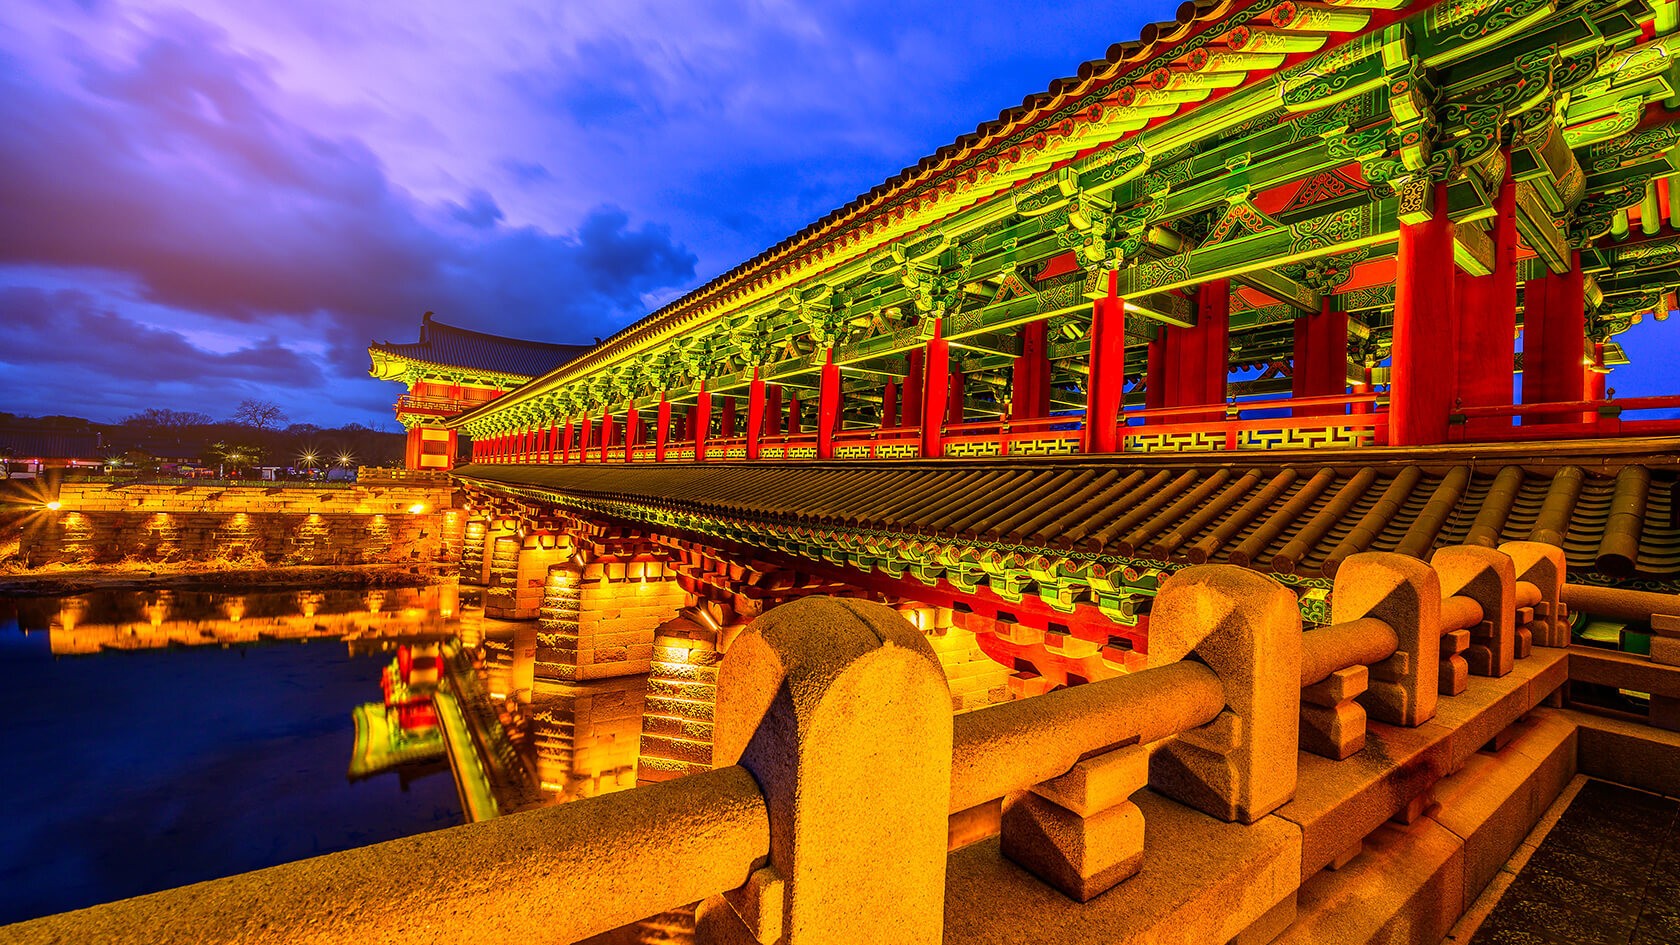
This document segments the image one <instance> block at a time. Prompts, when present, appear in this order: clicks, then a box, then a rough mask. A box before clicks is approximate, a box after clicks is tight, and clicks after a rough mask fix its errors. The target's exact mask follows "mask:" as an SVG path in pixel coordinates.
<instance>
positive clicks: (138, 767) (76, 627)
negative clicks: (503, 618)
mask: <svg viewBox="0 0 1680 945" xmlns="http://www.w3.org/2000/svg"><path fill="white" fill-rule="evenodd" d="M453 590H454V589H453V588H441V589H440V588H436V587H434V588H423V589H411V590H389V589H387V590H377V591H325V592H301V593H300V592H283V593H262V594H246V595H239V596H229V595H217V594H201V593H190V594H189V593H177V592H169V591H150V592H102V593H98V594H90V595H81V596H77V597H71V598H61V599H32V600H20V601H3V600H0V760H3V763H4V771H5V773H4V775H3V776H0V811H3V812H4V820H3V822H0V924H3V923H8V922H16V921H21V920H23V919H28V918H32V917H35V916H39V915H46V914H49V913H53V912H60V911H63V910H66V909H75V908H80V907H83V906H88V905H92V904H95V903H100V902H107V901H111V900H115V899H122V898H126V897H129V896H136V895H140V894H143V893H148V892H153V891H156V890H160V889H167V888H170V887H174V886H179V885H182V884H185V883H192V882H198V881H200V880H206V879H213V878H215V877H219V876H226V875H230V874H233V873H239V872H244V871H246V870H253V869H259V868H262V867H265V866H272V865H274V864H278V863H284V862H288V861H291V860H297V859H301V858H304V857H309V856H314V855H317V854H322V853H329V852H333V851H336V850H343V849H347V848H350V847H356V846H362V845H365V844H369V843H377V842H379V841H382V840H388V839H392V838H396V837H402V836H408V835H411V834H416V833H421V832H424V831H428V830H436V829H439V828H442V827H448V826H452V825H454V824H458V823H461V822H462V820H463V815H462V811H461V802H460V800H459V796H458V792H457V789H456V786H455V782H454V780H453V779H452V777H451V774H450V771H449V768H448V765H447V764H446V763H443V762H435V761H434V762H431V763H427V764H421V765H418V766H408V767H403V768H399V769H396V770H394V771H389V772H385V773H381V774H377V775H373V776H370V777H367V778H365V779H361V780H355V781H352V780H351V779H350V778H349V776H348V774H347V770H348V765H349V761H350V756H351V753H352V747H353V744H354V739H355V728H354V724H353V722H352V716H351V713H352V710H353V709H354V708H355V707H356V706H357V705H359V704H362V703H367V702H379V701H380V700H381V690H380V676H381V672H382V670H383V669H384V667H385V666H386V665H387V664H388V663H390V662H391V659H392V653H391V651H392V650H393V649H394V647H395V646H396V644H397V642H398V641H399V640H401V639H412V638H414V637H415V636H416V635H418V636H420V637H425V638H432V639H436V638H437V637H438V635H439V634H441V633H443V632H446V631H448V630H450V629H451V627H452V626H453V623H454V620H455V618H456V616H457V615H456V610H457V604H456V602H455V600H454V596H453Z"/></svg>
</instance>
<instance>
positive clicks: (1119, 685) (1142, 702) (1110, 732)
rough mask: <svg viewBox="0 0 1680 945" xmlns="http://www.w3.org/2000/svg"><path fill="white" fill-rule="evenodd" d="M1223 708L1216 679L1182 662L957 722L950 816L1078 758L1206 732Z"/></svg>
mask: <svg viewBox="0 0 1680 945" xmlns="http://www.w3.org/2000/svg"><path fill="white" fill-rule="evenodd" d="M1224 707H1225V693H1224V690H1223V688H1222V687H1221V686H1220V684H1219V677H1218V676H1216V675H1215V674H1214V673H1213V671H1212V670H1210V669H1208V668H1207V667H1206V666H1203V665H1202V664H1200V663H1192V662H1181V663H1174V664H1172V665H1170V666H1163V667H1160V668H1159V669H1151V670H1144V671H1143V672H1140V673H1131V674H1128V675H1125V676H1116V677H1114V678H1113V679H1106V680H1103V681H1101V682H1094V683H1087V684H1085V685H1083V686H1075V687H1073V688H1071V689H1060V690H1057V691H1055V692H1048V693H1045V694H1044V695H1042V696H1035V697H1033V698H1031V699H1020V700H1017V701H1014V702H1005V703H1003V704H1001V705H996V706H992V707H990V708H988V709H986V710H985V711H984V712H969V713H965V714H963V715H959V716H957V718H956V720H955V729H954V731H953V733H952V745H951V750H952V760H951V804H950V809H951V813H957V812H959V811H964V810H967V809H968V808H971V807H974V806H975V805H978V804H984V803H986V802H988V801H994V800H997V799H999V798H1002V797H1004V796H1005V795H1008V794H1012V793H1014V792H1016V791H1024V790H1027V789H1028V788H1030V787H1032V786H1033V785H1035V784H1038V783H1040V782H1043V781H1048V780H1050V779H1051V778H1054V777H1057V776H1059V775H1062V774H1065V773H1066V772H1068V771H1070V770H1071V769H1072V768H1073V767H1074V765H1076V764H1078V763H1079V761H1080V759H1082V758H1086V757H1089V756H1092V755H1096V754H1100V753H1102V752H1105V751H1108V750H1110V749H1113V748H1117V747H1122V746H1126V745H1148V744H1152V743H1154V742H1158V741H1160V740H1161V739H1163V738H1168V737H1170V736H1173V735H1177V734H1178V733H1180V732H1186V731H1189V730H1190V729H1193V728H1196V727H1198V726H1201V725H1206V724H1207V723H1209V722H1211V721H1213V719H1214V717H1215V716H1217V715H1218V714H1219V712H1220V710H1221V709H1223V708H1224Z"/></svg>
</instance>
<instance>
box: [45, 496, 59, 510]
mask: <svg viewBox="0 0 1680 945" xmlns="http://www.w3.org/2000/svg"><path fill="white" fill-rule="evenodd" d="M46 509H47V511H49V512H57V511H58V509H59V504H58V500H56V499H54V500H53V501H51V502H48V503H47V505H46Z"/></svg>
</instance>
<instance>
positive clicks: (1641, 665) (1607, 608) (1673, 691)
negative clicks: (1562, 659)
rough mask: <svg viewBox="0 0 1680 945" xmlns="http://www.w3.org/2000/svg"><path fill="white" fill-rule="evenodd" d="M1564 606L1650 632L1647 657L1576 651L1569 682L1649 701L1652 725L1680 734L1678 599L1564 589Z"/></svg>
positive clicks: (1591, 588)
mask: <svg viewBox="0 0 1680 945" xmlns="http://www.w3.org/2000/svg"><path fill="white" fill-rule="evenodd" d="M1562 597H1563V601H1564V603H1565V604H1566V605H1567V606H1568V607H1570V608H1572V609H1574V610H1579V611H1585V612H1588V613H1592V614H1596V615H1598V616H1600V617H1609V618H1613V619H1616V620H1624V621H1629V622H1632V623H1634V624H1636V625H1638V626H1639V627H1640V628H1642V629H1646V630H1649V631H1650V637H1649V640H1648V645H1649V651H1648V653H1647V654H1646V655H1643V656H1641V655H1639V654H1636V653H1628V652H1625V651H1623V650H1600V649H1594V648H1589V647H1584V646H1576V647H1573V648H1572V649H1571V654H1570V678H1571V679H1572V680H1574V681H1577V682H1584V683H1591V684H1595V685H1600V686H1609V687H1612V688H1614V689H1617V690H1632V691H1635V692H1643V693H1648V694H1649V696H1650V714H1649V718H1648V721H1649V722H1650V724H1651V725H1654V726H1656V727H1658V728H1662V729H1667V730H1669V731H1680V595H1674V594H1653V593H1650V592H1648V591H1633V590H1624V589H1622V588H1614V587H1594V586H1590V585H1584V584H1568V585H1565V586H1564V587H1563V594H1562Z"/></svg>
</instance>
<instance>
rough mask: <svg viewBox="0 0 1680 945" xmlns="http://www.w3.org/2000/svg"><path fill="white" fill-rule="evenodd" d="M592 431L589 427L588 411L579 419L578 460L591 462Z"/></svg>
mask: <svg viewBox="0 0 1680 945" xmlns="http://www.w3.org/2000/svg"><path fill="white" fill-rule="evenodd" d="M591 432H592V431H591V430H590V429H589V414H587V413H586V414H584V415H583V419H582V420H579V421H578V462H580V463H587V462H589V434H590V433H591Z"/></svg>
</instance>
